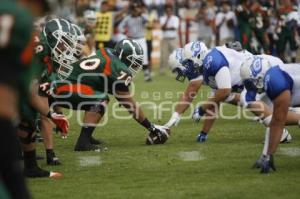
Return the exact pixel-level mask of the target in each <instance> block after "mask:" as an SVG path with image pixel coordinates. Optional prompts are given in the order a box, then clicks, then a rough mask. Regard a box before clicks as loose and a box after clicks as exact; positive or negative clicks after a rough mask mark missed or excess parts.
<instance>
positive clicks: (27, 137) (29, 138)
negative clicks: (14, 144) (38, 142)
mask: <svg viewBox="0 0 300 199" xmlns="http://www.w3.org/2000/svg"><path fill="white" fill-rule="evenodd" d="M35 130H36V128H35V126H34V124H29V123H27V122H22V123H21V124H20V125H19V131H21V132H19V133H18V136H19V139H20V141H21V143H22V144H31V143H32V142H35Z"/></svg>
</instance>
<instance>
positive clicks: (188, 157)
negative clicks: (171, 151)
mask: <svg viewBox="0 0 300 199" xmlns="http://www.w3.org/2000/svg"><path fill="white" fill-rule="evenodd" d="M178 155H179V157H180V158H181V159H182V160H183V161H186V162H189V161H199V160H204V159H205V157H204V156H203V155H200V153H199V151H181V152H179V153H178Z"/></svg>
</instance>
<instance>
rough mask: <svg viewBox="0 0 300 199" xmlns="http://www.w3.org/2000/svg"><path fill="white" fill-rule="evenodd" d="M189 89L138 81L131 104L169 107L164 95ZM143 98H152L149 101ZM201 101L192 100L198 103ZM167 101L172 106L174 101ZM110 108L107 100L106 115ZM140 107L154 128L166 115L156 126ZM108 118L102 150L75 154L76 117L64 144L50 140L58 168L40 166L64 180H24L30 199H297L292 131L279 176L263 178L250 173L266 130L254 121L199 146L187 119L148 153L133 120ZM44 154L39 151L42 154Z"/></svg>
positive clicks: (298, 141)
mask: <svg viewBox="0 0 300 199" xmlns="http://www.w3.org/2000/svg"><path fill="white" fill-rule="evenodd" d="M186 85H187V82H186V83H185V84H182V83H179V82H177V81H175V80H174V77H171V76H170V75H166V76H155V77H154V81H153V82H152V83H144V82H143V79H142V75H140V76H139V77H138V78H137V79H136V81H135V87H136V92H135V99H136V100H137V101H139V102H143V101H152V102H154V103H155V104H156V105H157V106H158V105H159V104H160V103H161V102H163V101H166V100H170V99H169V96H166V95H164V93H165V91H171V92H172V93H173V95H174V94H175V93H176V92H178V91H183V90H184V88H185V86H186ZM202 90H205V91H206V92H205V93H207V91H208V89H207V88H203V89H202ZM145 91H148V92H149V98H147V95H146V93H145ZM158 93H160V95H161V98H160V99H158V98H159V97H158ZM200 96H201V95H199V96H198V98H197V100H195V101H199V100H203V99H201V97H200ZM146 98H147V99H146ZM171 101H173V102H176V101H177V98H176V96H174V97H173V98H172V99H171ZM114 102H115V100H114V99H113V98H111V104H110V108H111V107H112V105H113V103H114ZM143 108H144V111H145V113H146V115H147V116H148V118H149V119H150V120H151V121H152V122H154V123H159V124H164V123H165V122H167V121H168V119H169V117H170V115H171V113H170V112H169V111H165V112H163V114H162V118H161V119H153V118H154V117H153V111H154V110H153V109H151V106H149V105H148V106H143ZM152 108H153V107H152ZM154 108H155V106H154ZM110 112H111V111H109V112H108V124H107V125H105V126H103V127H99V128H97V129H96V132H95V134H94V135H95V137H96V138H100V139H102V140H104V141H105V142H106V146H107V147H108V150H107V151H104V152H76V153H75V152H73V147H74V144H75V141H76V139H77V136H78V135H79V131H80V126H79V125H78V124H77V121H76V119H75V117H74V118H72V119H71V120H70V122H71V127H70V133H69V137H68V139H65V140H62V139H60V138H59V136H58V135H55V151H56V153H57V155H58V157H59V158H60V160H61V161H62V165H61V166H57V167H49V166H46V164H45V161H44V160H43V161H40V162H39V163H40V165H41V166H42V167H43V168H47V169H49V170H55V171H59V172H62V173H63V175H64V176H63V177H62V178H61V179H58V180H53V179H33V180H29V186H30V190H31V192H32V195H33V196H34V198H36V199H43V198H51V199H56V198H63V199H68V198H70V199H89V198H91V199H94V198H97V199H98V198H99V199H104V198H137V199H140V198H152V199H153V198H155V199H156V198H170V199H176V198H180V199H181V198H222V199H225V198H228V199H235V198H236V199H241V198H243V199H244V198H249V199H252V198H263V199H267V198H270V199H275V198H284V199H292V198H295V199H298V198H300V133H299V128H297V127H292V128H289V131H290V133H291V134H292V136H293V140H292V143H290V144H282V145H281V146H280V149H279V150H278V153H277V155H276V157H275V163H276V166H277V169H278V171H277V172H275V173H271V174H270V175H261V174H259V171H258V170H252V169H251V166H252V164H253V163H254V161H255V160H256V159H257V158H258V155H259V154H260V152H261V150H262V146H263V145H262V140H263V137H264V133H263V132H264V128H263V126H262V125H260V124H257V123H255V122H253V121H249V120H246V119H240V120H224V119H219V120H218V121H217V122H216V123H215V126H214V128H213V130H212V131H211V134H210V135H209V139H208V141H207V142H206V143H205V144H199V143H196V141H195V138H196V135H197V134H198V132H199V130H200V128H201V126H202V124H203V123H202V122H200V124H194V123H193V122H192V121H191V120H190V119H185V120H182V121H181V122H180V124H179V126H177V127H175V128H173V129H172V135H171V137H170V139H169V140H168V142H167V143H166V144H165V145H160V146H146V145H145V136H146V130H145V129H144V128H142V127H141V126H140V125H138V124H137V123H136V122H135V121H134V120H118V119H114V118H112V116H111V114H110ZM234 112H236V108H235V107H232V106H229V105H227V106H226V113H228V114H233V113H234ZM187 114H188V113H187ZM123 115H128V114H127V113H123ZM43 151H44V150H43V147H42V145H41V144H39V153H42V152H43Z"/></svg>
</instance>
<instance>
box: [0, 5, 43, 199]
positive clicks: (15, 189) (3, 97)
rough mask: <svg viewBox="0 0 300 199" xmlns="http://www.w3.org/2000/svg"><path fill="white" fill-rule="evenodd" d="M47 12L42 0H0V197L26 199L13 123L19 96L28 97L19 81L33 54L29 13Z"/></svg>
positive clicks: (30, 14) (30, 15) (26, 90)
mask: <svg viewBox="0 0 300 199" xmlns="http://www.w3.org/2000/svg"><path fill="white" fill-rule="evenodd" d="M48 9H49V5H48V3H47V1H45V0H44V1H35V0H17V1H10V0H4V1H1V6H0V24H1V29H0V38H1V39H0V58H1V59H2V60H4V62H3V63H2V67H1V69H2V72H1V73H0V76H1V77H0V106H1V107H0V128H1V134H0V136H1V138H0V142H1V143H0V162H1V166H0V179H1V185H2V184H4V186H5V187H4V189H1V191H0V195H1V198H4V197H7V198H14V199H27V198H29V194H28V191H27V189H26V187H25V183H24V179H23V172H22V170H21V166H20V165H19V143H18V141H17V140H16V128H15V123H16V118H17V117H18V103H19V102H20V101H21V99H23V98H25V96H24V95H22V94H23V93H25V94H28V89H27V88H25V87H26V86H25V83H26V82H23V81H22V80H23V79H26V78H25V77H24V75H25V73H27V72H28V71H29V70H30V69H31V68H30V67H29V65H30V62H31V58H32V54H33V42H32V39H33V38H32V34H33V30H32V26H33V24H32V14H33V15H41V14H43V13H44V12H45V11H47V10H48ZM30 12H31V13H30ZM19 80H20V81H19ZM21 86H23V87H21ZM19 96H20V98H19ZM21 97H22V98H21ZM25 153H26V152H24V158H25ZM27 155H28V154H27ZM2 182H3V183H2ZM1 185H0V186H1ZM1 188H2V187H1ZM3 190H7V191H8V193H3V192H2V191H3Z"/></svg>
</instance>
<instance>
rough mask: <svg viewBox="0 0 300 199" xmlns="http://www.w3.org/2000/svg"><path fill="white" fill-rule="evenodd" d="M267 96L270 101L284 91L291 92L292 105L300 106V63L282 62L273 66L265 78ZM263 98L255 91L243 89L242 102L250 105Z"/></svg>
mask: <svg viewBox="0 0 300 199" xmlns="http://www.w3.org/2000/svg"><path fill="white" fill-rule="evenodd" d="M264 90H265V97H268V98H269V101H272V100H274V99H275V98H276V97H277V96H279V95H280V94H281V93H282V92H283V91H285V90H289V91H290V92H291V102H290V106H291V107H293V106H300V64H282V65H280V66H278V65H277V66H273V67H271V68H270V69H269V70H268V71H267V72H266V75H265V78H264ZM256 100H261V99H260V97H258V94H257V93H254V92H253V91H246V90H245V91H243V92H242V95H241V102H242V104H244V105H246V106H247V105H248V103H249V102H252V101H256Z"/></svg>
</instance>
